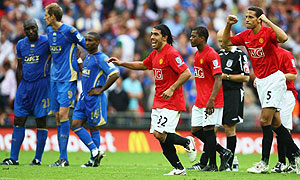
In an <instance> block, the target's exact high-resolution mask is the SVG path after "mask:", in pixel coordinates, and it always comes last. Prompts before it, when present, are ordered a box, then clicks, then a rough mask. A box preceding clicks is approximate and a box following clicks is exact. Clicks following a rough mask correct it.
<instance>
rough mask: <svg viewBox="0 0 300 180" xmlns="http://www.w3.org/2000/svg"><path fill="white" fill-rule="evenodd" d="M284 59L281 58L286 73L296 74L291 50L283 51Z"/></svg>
mask: <svg viewBox="0 0 300 180" xmlns="http://www.w3.org/2000/svg"><path fill="white" fill-rule="evenodd" d="M284 56H285V57H286V60H283V62H284V63H285V67H286V71H287V73H291V74H297V69H296V62H295V58H294V56H293V54H292V53H291V52H287V53H284Z"/></svg>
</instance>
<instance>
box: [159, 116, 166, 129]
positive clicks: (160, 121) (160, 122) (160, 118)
mask: <svg viewBox="0 0 300 180" xmlns="http://www.w3.org/2000/svg"><path fill="white" fill-rule="evenodd" d="M167 121H168V118H167V117H163V116H162V115H160V116H159V118H158V122H157V124H158V125H160V126H162V127H165V126H166V123H167Z"/></svg>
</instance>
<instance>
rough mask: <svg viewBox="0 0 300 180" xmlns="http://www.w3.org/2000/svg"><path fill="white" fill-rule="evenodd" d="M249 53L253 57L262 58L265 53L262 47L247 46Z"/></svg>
mask: <svg viewBox="0 0 300 180" xmlns="http://www.w3.org/2000/svg"><path fill="white" fill-rule="evenodd" d="M248 51H249V54H250V56H251V57H253V58H262V57H265V53H264V51H263V48H262V47H260V48H248Z"/></svg>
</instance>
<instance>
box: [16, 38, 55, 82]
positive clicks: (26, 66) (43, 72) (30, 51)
mask: <svg viewBox="0 0 300 180" xmlns="http://www.w3.org/2000/svg"><path fill="white" fill-rule="evenodd" d="M17 58H22V76H23V79H24V80H25V81H35V80H37V79H41V78H44V77H47V76H49V73H50V63H51V53H50V50H49V43H48V38H47V36H44V35H40V36H39V39H38V40H37V41H36V42H30V41H29V40H28V38H27V37H25V38H23V39H21V40H20V41H19V42H18V43H17Z"/></svg>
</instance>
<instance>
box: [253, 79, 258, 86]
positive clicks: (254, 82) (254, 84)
mask: <svg viewBox="0 0 300 180" xmlns="http://www.w3.org/2000/svg"><path fill="white" fill-rule="evenodd" d="M253 87H255V88H257V84H256V78H255V79H254V81H253Z"/></svg>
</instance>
